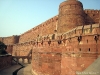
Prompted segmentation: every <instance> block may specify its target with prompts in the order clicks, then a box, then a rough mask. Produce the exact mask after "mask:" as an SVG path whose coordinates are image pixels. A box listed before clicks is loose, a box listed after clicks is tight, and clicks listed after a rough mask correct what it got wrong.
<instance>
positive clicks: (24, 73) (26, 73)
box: [17, 64, 32, 75]
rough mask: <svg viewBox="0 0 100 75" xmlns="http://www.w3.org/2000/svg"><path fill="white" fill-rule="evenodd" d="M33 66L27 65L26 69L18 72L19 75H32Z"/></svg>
mask: <svg viewBox="0 0 100 75" xmlns="http://www.w3.org/2000/svg"><path fill="white" fill-rule="evenodd" d="M31 68H32V67H31V64H27V65H25V68H22V69H21V70H19V71H18V73H17V75H32V74H31Z"/></svg>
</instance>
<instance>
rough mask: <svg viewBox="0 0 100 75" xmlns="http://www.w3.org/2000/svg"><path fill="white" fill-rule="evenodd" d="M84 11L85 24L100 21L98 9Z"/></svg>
mask: <svg viewBox="0 0 100 75" xmlns="http://www.w3.org/2000/svg"><path fill="white" fill-rule="evenodd" d="M84 11H85V13H86V18H85V21H86V24H91V23H93V24H95V23H99V22H100V10H88V9H86V10H84Z"/></svg>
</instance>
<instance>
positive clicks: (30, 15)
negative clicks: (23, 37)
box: [0, 0, 100, 37]
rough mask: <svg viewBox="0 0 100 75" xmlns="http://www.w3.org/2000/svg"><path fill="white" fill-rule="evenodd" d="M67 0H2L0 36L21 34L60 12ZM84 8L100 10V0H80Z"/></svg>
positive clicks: (0, 7)
mask: <svg viewBox="0 0 100 75" xmlns="http://www.w3.org/2000/svg"><path fill="white" fill-rule="evenodd" d="M63 1H65V0H0V37H7V36H12V35H20V34H22V33H24V32H26V31H27V30H30V29H31V28H33V27H35V26H37V25H39V24H41V23H42V22H44V21H46V20H47V19H50V18H52V17H53V16H55V15H57V14H58V8H59V4H60V3H61V2H63ZM80 1H81V2H82V3H83V7H84V9H98V10H100V0H80Z"/></svg>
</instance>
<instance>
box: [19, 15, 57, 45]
mask: <svg viewBox="0 0 100 75" xmlns="http://www.w3.org/2000/svg"><path fill="white" fill-rule="evenodd" d="M57 21H58V17H57V16H55V17H53V18H51V19H49V20H47V21H46V22H44V23H42V24H40V25H38V26H36V27H34V28H33V29H31V30H29V31H27V32H26V33H24V34H22V35H21V36H20V40H19V43H22V42H27V41H31V40H34V39H36V38H37V37H41V36H44V35H49V34H53V33H54V31H55V30H56V26H57Z"/></svg>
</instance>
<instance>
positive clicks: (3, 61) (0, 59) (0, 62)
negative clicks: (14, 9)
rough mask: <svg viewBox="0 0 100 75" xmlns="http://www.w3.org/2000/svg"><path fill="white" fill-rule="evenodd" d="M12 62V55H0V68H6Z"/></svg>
mask: <svg viewBox="0 0 100 75" xmlns="http://www.w3.org/2000/svg"><path fill="white" fill-rule="evenodd" d="M11 64H12V56H10V55H7V56H0V70H2V69H5V68H7V67H9V66H11Z"/></svg>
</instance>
